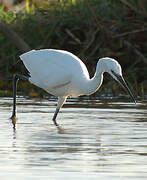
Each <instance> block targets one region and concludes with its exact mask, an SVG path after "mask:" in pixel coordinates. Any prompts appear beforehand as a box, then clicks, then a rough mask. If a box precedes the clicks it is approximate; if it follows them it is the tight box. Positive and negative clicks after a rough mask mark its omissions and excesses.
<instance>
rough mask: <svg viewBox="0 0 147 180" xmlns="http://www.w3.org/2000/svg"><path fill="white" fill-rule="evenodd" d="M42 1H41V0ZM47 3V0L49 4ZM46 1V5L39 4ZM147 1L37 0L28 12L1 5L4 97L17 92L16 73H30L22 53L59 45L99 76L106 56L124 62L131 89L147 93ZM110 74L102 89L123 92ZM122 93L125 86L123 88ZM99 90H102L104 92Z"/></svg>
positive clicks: (28, 90) (26, 89)
mask: <svg viewBox="0 0 147 180" xmlns="http://www.w3.org/2000/svg"><path fill="white" fill-rule="evenodd" d="M37 2H38V3H37ZM43 2H44V3H43ZM39 3H40V4H39ZM146 42H147V3H146V0H128V1H126V0H118V1H115V0H103V1H101V0H54V1H52V0H49V1H40V2H39V0H38V1H32V4H29V1H27V6H26V8H24V9H23V10H22V8H20V9H19V10H17V11H15V10H10V11H5V10H4V8H3V7H2V6H1V7H0V52H1V53H0V95H7V96H10V95H11V91H12V80H9V79H12V76H13V74H14V73H21V74H26V73H27V72H26V70H25V68H24V66H23V65H22V63H21V62H20V60H19V55H20V54H21V53H23V52H25V51H27V50H29V49H41V48H56V49H64V50H68V51H70V52H72V53H74V54H76V55H77V56H78V57H80V58H81V59H82V60H83V62H84V63H85V64H86V66H87V68H88V70H89V72H90V75H91V76H93V74H94V72H95V66H96V63H97V61H98V59H99V58H100V57H104V56H109V57H112V58H115V59H117V60H118V61H119V63H120V64H121V65H122V68H123V74H124V77H125V79H126V80H127V82H128V85H129V86H130V88H131V90H132V91H133V93H134V94H135V95H136V96H140V97H142V98H144V97H145V94H147V43H146ZM18 88H19V91H23V94H27V95H30V96H35V97H36V96H40V95H41V96H43V95H44V93H45V92H44V91H42V90H41V89H39V88H36V87H35V86H33V85H31V84H29V83H27V82H20V83H19V86H18ZM120 90H121V87H119V85H118V84H117V83H115V82H114V81H111V82H110V81H109V76H107V75H105V82H104V86H102V88H101V90H100V91H99V92H98V93H99V94H100V93H105V92H106V93H110V94H113V95H118V94H120ZM121 91H122V90H121ZM98 93H97V94H98Z"/></svg>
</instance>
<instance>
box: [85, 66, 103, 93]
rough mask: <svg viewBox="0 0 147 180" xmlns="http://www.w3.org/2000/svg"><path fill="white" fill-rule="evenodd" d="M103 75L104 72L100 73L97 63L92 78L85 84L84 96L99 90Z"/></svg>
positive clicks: (100, 69)
mask: <svg viewBox="0 0 147 180" xmlns="http://www.w3.org/2000/svg"><path fill="white" fill-rule="evenodd" d="M103 73H104V72H103V71H102V68H100V66H99V63H97V67H96V72H95V74H94V77H93V78H91V79H89V80H87V82H86V87H85V89H84V92H85V93H84V94H85V95H90V94H93V93H95V92H96V91H97V90H98V89H99V88H100V86H101V85H102V82H103Z"/></svg>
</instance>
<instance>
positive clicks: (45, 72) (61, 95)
mask: <svg viewBox="0 0 147 180" xmlns="http://www.w3.org/2000/svg"><path fill="white" fill-rule="evenodd" d="M20 58H21V60H22V61H23V63H24V65H25V67H26V68H27V70H28V71H29V73H30V77H29V78H27V77H25V76H22V75H17V76H15V77H14V96H13V97H14V106H13V114H12V119H13V117H15V109H16V108H15V104H16V101H15V99H16V92H15V91H16V84H15V83H16V79H19V78H20V79H29V81H30V82H31V83H33V84H35V85H36V86H39V87H41V88H43V89H44V90H46V91H47V92H48V93H50V94H52V95H55V96H58V104H57V108H56V111H55V114H54V116H53V121H54V123H55V125H57V123H56V116H57V114H58V112H59V109H60V108H61V107H62V105H63V104H64V102H65V101H66V98H67V97H68V96H73V97H76V96H81V95H89V94H92V93H94V92H95V91H97V90H98V89H99V87H100V86H101V84H102V81H103V73H104V72H107V73H109V74H110V75H111V76H112V77H113V78H114V79H115V80H117V81H119V82H120V83H121V84H122V85H123V86H124V88H125V89H126V90H127V92H128V93H129V94H130V96H131V98H132V99H133V100H134V98H133V95H132V94H131V92H130V90H129V89H128V87H127V85H126V83H125V81H124V79H123V77H122V70H121V66H120V65H119V63H118V62H117V61H116V60H114V59H112V58H108V57H106V58H101V59H99V61H98V63H97V66H96V72H95V74H94V77H93V78H91V79H90V77H89V73H88V70H87V68H86V66H85V64H84V63H83V62H82V61H81V60H80V59H79V58H78V57H77V56H75V55H73V54H72V53H70V52H67V51H63V50H55V49H42V50H32V51H29V52H26V53H24V54H22V55H21V56H20ZM134 101H135V100H134Z"/></svg>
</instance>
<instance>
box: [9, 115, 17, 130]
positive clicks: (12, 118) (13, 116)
mask: <svg viewBox="0 0 147 180" xmlns="http://www.w3.org/2000/svg"><path fill="white" fill-rule="evenodd" d="M10 119H11V120H12V124H13V128H14V129H15V125H16V121H17V117H16V115H12V116H11V118H10Z"/></svg>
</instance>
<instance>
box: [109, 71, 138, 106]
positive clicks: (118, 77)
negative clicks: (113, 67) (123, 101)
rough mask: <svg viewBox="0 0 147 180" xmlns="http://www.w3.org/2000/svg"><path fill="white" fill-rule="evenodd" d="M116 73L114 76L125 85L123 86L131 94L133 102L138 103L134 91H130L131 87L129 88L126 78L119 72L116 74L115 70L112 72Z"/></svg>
mask: <svg viewBox="0 0 147 180" xmlns="http://www.w3.org/2000/svg"><path fill="white" fill-rule="evenodd" d="M112 73H113V74H114V76H115V77H116V78H117V80H118V82H119V83H120V84H121V85H122V86H123V88H124V89H125V90H126V91H127V93H128V94H129V95H130V97H131V99H132V100H133V102H134V103H135V104H136V100H135V98H134V96H133V94H132V92H131V91H130V89H129V88H128V86H127V84H126V82H125V80H124V78H123V77H122V76H119V75H117V74H115V73H114V72H112Z"/></svg>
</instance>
